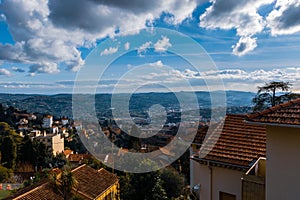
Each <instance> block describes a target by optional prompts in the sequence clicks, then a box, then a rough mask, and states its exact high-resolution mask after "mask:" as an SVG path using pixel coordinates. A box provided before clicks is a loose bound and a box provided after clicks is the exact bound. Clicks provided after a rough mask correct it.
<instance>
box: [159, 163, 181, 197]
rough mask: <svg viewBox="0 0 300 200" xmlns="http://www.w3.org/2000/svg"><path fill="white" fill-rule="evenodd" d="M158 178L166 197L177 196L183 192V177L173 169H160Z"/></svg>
mask: <svg viewBox="0 0 300 200" xmlns="http://www.w3.org/2000/svg"><path fill="white" fill-rule="evenodd" d="M160 178H161V181H162V186H163V188H164V189H165V191H166V194H167V197H168V199H171V198H176V197H179V196H180V195H181V194H182V193H183V189H184V186H185V178H184V176H183V175H180V174H179V173H178V172H177V171H176V170H175V169H172V168H164V169H162V170H160Z"/></svg>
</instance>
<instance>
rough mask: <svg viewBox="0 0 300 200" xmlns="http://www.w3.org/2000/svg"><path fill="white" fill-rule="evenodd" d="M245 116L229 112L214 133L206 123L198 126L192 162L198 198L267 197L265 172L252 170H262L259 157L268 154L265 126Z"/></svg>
mask: <svg viewBox="0 0 300 200" xmlns="http://www.w3.org/2000/svg"><path fill="white" fill-rule="evenodd" d="M246 119H247V116H246V115H227V116H226V118H225V119H224V120H223V121H221V122H220V123H218V124H215V125H213V126H212V127H214V128H213V131H211V132H209V131H208V127H207V126H203V127H200V128H199V130H198V133H197V136H196V138H195V140H194V142H193V144H192V145H191V162H190V174H191V177H190V185H191V188H192V189H193V190H194V192H195V193H196V195H197V196H198V197H199V199H201V200H202V199H205V200H240V199H245V200H252V199H253V200H254V199H262V200H263V199H264V196H265V195H264V194H265V191H264V187H265V181H264V177H263V176H262V177H260V175H264V174H263V173H253V170H254V172H255V169H254V168H257V169H258V168H259V169H260V168H261V170H260V171H263V165H262V164H261V163H262V162H259V160H261V159H263V158H261V157H265V156H266V127H265V126H264V125H254V124H249V123H246V122H245V120H246ZM255 166H257V167H255ZM257 171H258V170H256V172H257ZM258 179H259V180H258ZM258 196H259V197H261V198H257V197H258Z"/></svg>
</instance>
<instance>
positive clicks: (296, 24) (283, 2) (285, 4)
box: [267, 0, 300, 35]
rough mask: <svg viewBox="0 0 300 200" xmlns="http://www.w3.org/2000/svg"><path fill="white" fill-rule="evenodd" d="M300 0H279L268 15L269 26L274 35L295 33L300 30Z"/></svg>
mask: <svg viewBox="0 0 300 200" xmlns="http://www.w3.org/2000/svg"><path fill="white" fill-rule="evenodd" d="M299 16H300V2H299V0H290V1H287V0H277V2H276V5H275V9H274V10H273V11H272V12H271V13H270V14H269V15H268V17H267V22H268V28H270V29H271V33H272V35H285V34H293V33H296V32H299V31H300V17H299Z"/></svg>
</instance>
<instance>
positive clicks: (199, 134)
mask: <svg viewBox="0 0 300 200" xmlns="http://www.w3.org/2000/svg"><path fill="white" fill-rule="evenodd" d="M207 130H208V126H207V125H203V126H201V127H200V128H198V130H197V134H196V136H195V138H194V141H193V143H194V144H199V145H201V144H202V142H203V140H204V138H205V135H206V133H207Z"/></svg>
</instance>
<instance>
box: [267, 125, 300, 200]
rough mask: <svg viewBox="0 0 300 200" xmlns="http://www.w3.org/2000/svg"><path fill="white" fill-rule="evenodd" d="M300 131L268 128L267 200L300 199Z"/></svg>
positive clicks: (285, 128)
mask: <svg viewBox="0 0 300 200" xmlns="http://www.w3.org/2000/svg"><path fill="white" fill-rule="evenodd" d="M299 181H300V129H297V128H287V127H267V177H266V191H267V194H266V197H267V200H274V199H275V200H277V199H291V200H293V199H300V189H299V188H300V184H299V183H300V182H299Z"/></svg>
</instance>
